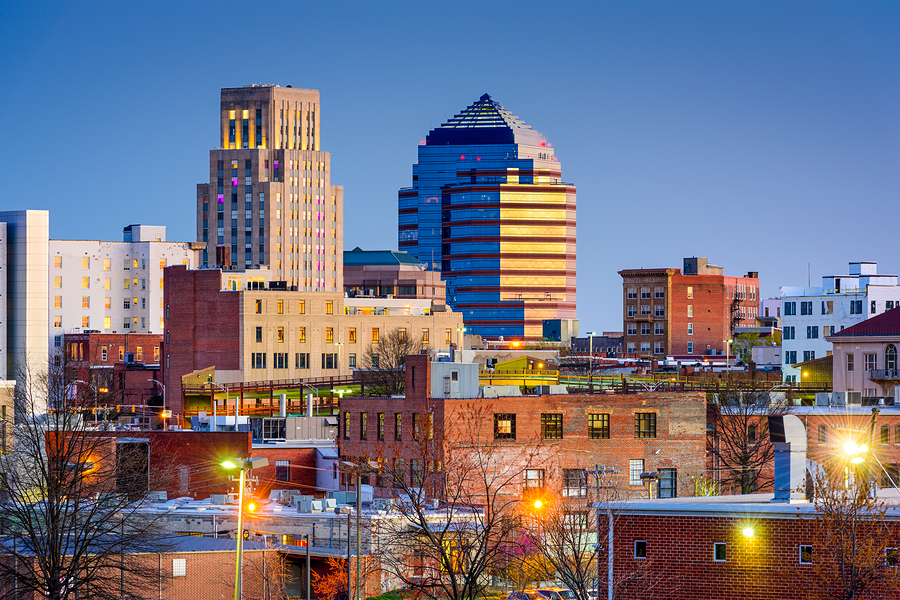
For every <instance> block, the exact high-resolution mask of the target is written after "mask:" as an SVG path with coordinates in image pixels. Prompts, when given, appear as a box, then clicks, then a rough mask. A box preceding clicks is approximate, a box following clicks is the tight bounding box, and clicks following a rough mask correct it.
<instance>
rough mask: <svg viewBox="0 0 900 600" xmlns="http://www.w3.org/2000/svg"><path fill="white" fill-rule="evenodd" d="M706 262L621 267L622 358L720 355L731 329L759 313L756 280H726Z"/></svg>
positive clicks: (752, 274) (748, 322)
mask: <svg viewBox="0 0 900 600" xmlns="http://www.w3.org/2000/svg"><path fill="white" fill-rule="evenodd" d="M722 271H723V269H722V267H716V266H714V265H710V264H707V261H706V258H685V259H684V269H683V270H681V269H674V268H669V269H625V270H623V271H619V275H621V276H622V306H623V308H622V316H623V328H624V334H625V339H624V348H623V351H624V352H625V353H626V354H638V355H640V356H643V357H647V358H654V359H661V358H664V357H666V356H675V357H678V358H689V357H691V356H700V355H709V354H723V355H724V354H725V353H726V351H727V350H728V348H726V346H727V344H726V342H725V340H728V339H732V336H733V332H734V329H735V327H749V326H752V325H753V324H754V323H755V319H756V317H757V316H758V314H759V301H758V294H759V276H758V274H757V273H756V272H755V271H751V272H750V273H747V276H746V277H730V276H725V275H723V273H722Z"/></svg>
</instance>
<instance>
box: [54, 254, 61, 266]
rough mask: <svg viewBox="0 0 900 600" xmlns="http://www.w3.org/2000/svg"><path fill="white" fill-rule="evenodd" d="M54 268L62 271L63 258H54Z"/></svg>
mask: <svg viewBox="0 0 900 600" xmlns="http://www.w3.org/2000/svg"><path fill="white" fill-rule="evenodd" d="M53 268H54V269H62V256H54V257H53Z"/></svg>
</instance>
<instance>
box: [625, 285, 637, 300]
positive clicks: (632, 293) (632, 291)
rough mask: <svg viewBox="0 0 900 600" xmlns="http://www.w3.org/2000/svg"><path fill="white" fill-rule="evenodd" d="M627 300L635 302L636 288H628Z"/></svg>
mask: <svg viewBox="0 0 900 600" xmlns="http://www.w3.org/2000/svg"><path fill="white" fill-rule="evenodd" d="M626 296H627V297H628V299H629V300H637V288H633V287H630V288H628V290H627V292H626Z"/></svg>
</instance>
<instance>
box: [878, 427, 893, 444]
mask: <svg viewBox="0 0 900 600" xmlns="http://www.w3.org/2000/svg"><path fill="white" fill-rule="evenodd" d="M880 441H881V443H882V444H890V443H891V428H890V427H888V426H887V425H882V426H881V440H880Z"/></svg>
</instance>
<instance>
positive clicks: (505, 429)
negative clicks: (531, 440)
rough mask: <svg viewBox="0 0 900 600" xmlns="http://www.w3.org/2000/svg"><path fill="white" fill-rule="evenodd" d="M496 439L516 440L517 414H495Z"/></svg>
mask: <svg viewBox="0 0 900 600" xmlns="http://www.w3.org/2000/svg"><path fill="white" fill-rule="evenodd" d="M415 424H416V421H415V415H414V416H413V425H414V426H415ZM494 439H495V440H514V439H516V415H514V414H495V415H494Z"/></svg>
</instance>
